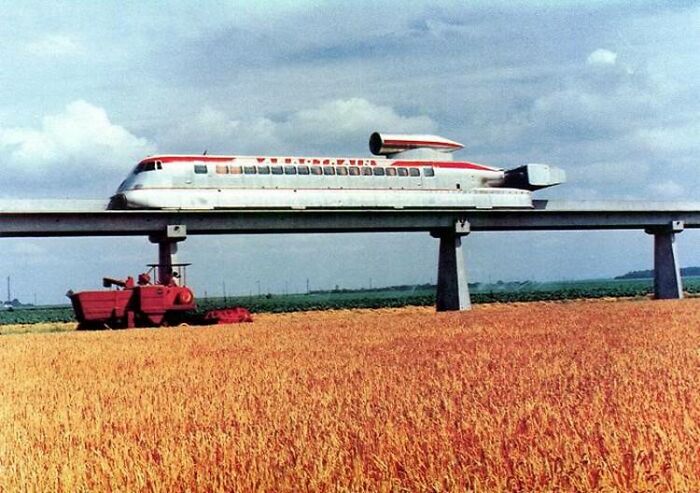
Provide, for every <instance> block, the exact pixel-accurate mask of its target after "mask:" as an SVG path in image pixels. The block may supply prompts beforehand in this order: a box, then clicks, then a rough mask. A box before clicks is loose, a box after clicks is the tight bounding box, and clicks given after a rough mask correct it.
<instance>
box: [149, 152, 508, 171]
mask: <svg viewBox="0 0 700 493" xmlns="http://www.w3.org/2000/svg"><path fill="white" fill-rule="evenodd" d="M236 160H242V161H255V162H257V163H260V164H279V165H284V164H302V165H303V164H306V165H319V166H323V165H336V166H337V165H341V166H342V165H348V166H406V167H410V166H433V167H436V168H451V169H471V170H483V171H498V170H501V169H502V168H499V167H495V166H487V165H484V164H477V163H472V162H468V161H452V160H439V159H438V160H436V159H388V158H384V157H371V158H367V157H345V158H341V157H301V156H222V155H211V156H210V155H202V154H157V155H153V156H148V157H146V158H144V159H142V160H141V163H144V162H149V161H160V162H161V163H163V164H167V163H191V162H197V163H213V164H217V163H232V162H234V161H236Z"/></svg>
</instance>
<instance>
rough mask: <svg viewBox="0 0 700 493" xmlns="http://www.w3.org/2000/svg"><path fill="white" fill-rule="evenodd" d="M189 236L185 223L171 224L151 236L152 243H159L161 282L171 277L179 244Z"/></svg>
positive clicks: (159, 275)
mask: <svg viewBox="0 0 700 493" xmlns="http://www.w3.org/2000/svg"><path fill="white" fill-rule="evenodd" d="M186 238H187V228H186V227H185V226H184V225H169V226H167V227H166V229H165V231H164V232H163V233H159V234H154V235H150V236H149V240H150V241H151V243H157V244H158V269H157V272H158V279H157V280H156V281H157V282H159V283H163V282H164V281H165V280H167V279H170V276H171V274H172V272H173V264H176V263H177V244H178V242H180V241H184V240H185V239H186Z"/></svg>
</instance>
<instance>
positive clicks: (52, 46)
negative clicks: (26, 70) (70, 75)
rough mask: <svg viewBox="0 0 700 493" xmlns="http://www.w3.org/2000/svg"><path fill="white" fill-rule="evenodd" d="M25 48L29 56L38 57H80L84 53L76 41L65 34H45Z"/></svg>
mask: <svg viewBox="0 0 700 493" xmlns="http://www.w3.org/2000/svg"><path fill="white" fill-rule="evenodd" d="M25 47H26V50H27V52H29V54H31V55H35V56H39V57H51V58H60V57H68V56H75V55H80V54H82V53H83V52H84V50H83V47H82V45H81V44H80V43H79V42H78V41H77V40H75V39H74V38H73V37H72V36H68V35H65V34H47V35H45V36H43V37H41V38H39V39H36V40H34V41H32V42H29V43H27V44H26V45H25Z"/></svg>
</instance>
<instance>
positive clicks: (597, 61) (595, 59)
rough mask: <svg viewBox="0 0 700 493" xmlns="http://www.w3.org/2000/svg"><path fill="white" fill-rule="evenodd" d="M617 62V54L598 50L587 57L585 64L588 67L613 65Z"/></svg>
mask: <svg viewBox="0 0 700 493" xmlns="http://www.w3.org/2000/svg"><path fill="white" fill-rule="evenodd" d="M616 62H617V53H615V52H613V51H610V50H606V49H603V48H599V49H597V50H595V51H594V52H592V53H591V54H590V55H588V58H587V59H586V63H588V64H589V65H615V63H616Z"/></svg>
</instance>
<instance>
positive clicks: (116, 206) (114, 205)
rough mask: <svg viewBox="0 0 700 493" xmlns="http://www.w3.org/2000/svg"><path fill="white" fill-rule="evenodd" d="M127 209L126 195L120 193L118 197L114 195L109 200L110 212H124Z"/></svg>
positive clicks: (108, 207)
mask: <svg viewBox="0 0 700 493" xmlns="http://www.w3.org/2000/svg"><path fill="white" fill-rule="evenodd" d="M126 208H127V200H126V195H124V194H123V193H118V194H116V195H113V196H112V197H111V198H110V199H109V205H107V209H109V210H123V209H126Z"/></svg>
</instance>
